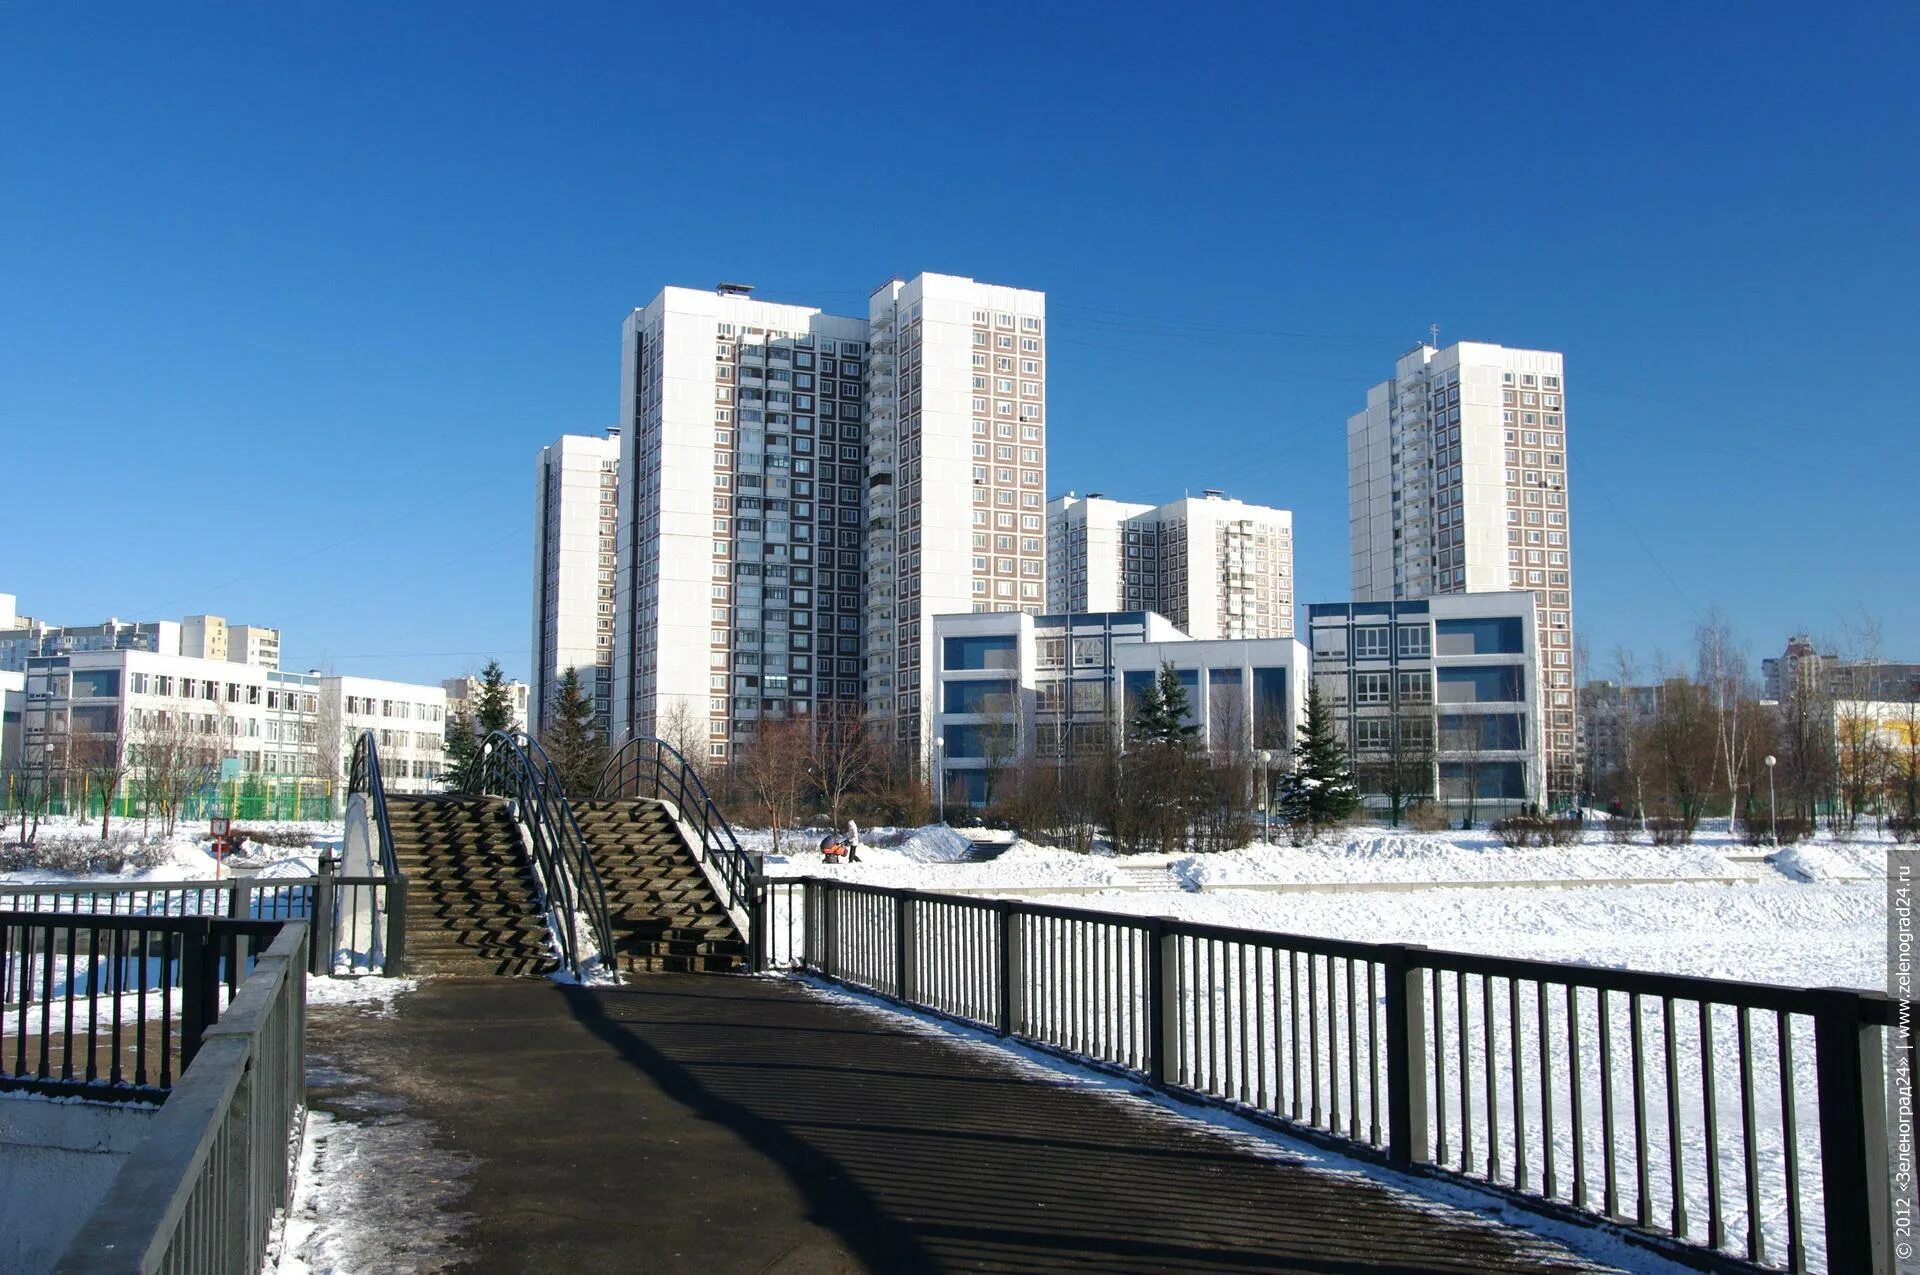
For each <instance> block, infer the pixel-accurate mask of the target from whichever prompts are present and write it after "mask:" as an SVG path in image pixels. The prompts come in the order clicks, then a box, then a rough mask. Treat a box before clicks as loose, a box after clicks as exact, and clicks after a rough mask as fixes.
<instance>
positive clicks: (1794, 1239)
mask: <svg viewBox="0 0 1920 1275" xmlns="http://www.w3.org/2000/svg"><path fill="white" fill-rule="evenodd" d="M754 911H755V914H756V917H755V920H756V924H755V926H754V934H755V936H756V937H755V946H754V956H755V963H756V967H757V968H763V969H764V968H768V967H770V966H771V967H778V966H790V967H798V968H801V969H805V970H808V971H811V972H814V973H817V974H820V975H823V976H825V977H827V978H831V979H834V980H837V981H839V982H843V983H847V984H850V985H853V986H856V987H861V988H865V989H867V990H869V991H872V992H876V993H878V994H880V995H883V996H887V997H891V998H893V999H896V1000H899V1001H902V1002H904V1003H906V1004H909V1005H914V1006H917V1007H920V1008H924V1009H928V1010H932V1011H935V1012H937V1013H940V1014H943V1015H947V1016H950V1017H953V1018H957V1019H961V1020H964V1021H967V1022H971V1023H975V1024H979V1025H980V1026H982V1027H986V1028H989V1029H992V1030H994V1031H997V1032H1000V1033H1002V1034H1005V1035H1009V1036H1016V1037H1019V1038H1021V1039H1023V1040H1026V1041H1030V1042H1033V1043H1034V1044H1037V1045H1040V1046H1042V1047H1045V1048H1048V1049H1052V1050H1055V1051H1058V1052H1061V1053H1063V1054H1067V1055H1070V1056H1072V1057H1074V1058H1077V1059H1082V1060H1086V1061H1091V1062H1095V1063H1098V1064H1101V1065H1104V1066H1108V1067H1111V1068H1115V1069H1118V1070H1121V1071H1124V1072H1127V1073H1129V1074H1132V1075H1137V1076H1140V1077H1142V1078H1144V1079H1146V1080H1147V1081H1149V1082H1150V1083H1152V1084H1154V1085H1156V1086H1160V1087H1163V1088H1165V1089H1168V1090H1171V1091H1177V1092H1180V1093H1182V1094H1185V1095H1192V1096H1200V1097H1203V1098H1207V1099H1211V1100H1214V1101H1218V1102H1221V1103H1225V1104H1230V1105H1233V1106H1235V1107H1238V1108H1241V1109H1244V1110H1245V1111H1247V1112H1248V1113H1249V1114H1253V1115H1255V1116H1257V1117H1261V1118H1265V1119H1269V1120H1272V1121H1275V1122H1277V1123H1279V1124H1281V1125H1282V1126H1283V1127H1285V1128H1287V1129H1289V1130H1291V1131H1294V1132H1301V1133H1305V1134H1306V1135H1307V1136H1309V1137H1314V1138H1317V1139H1319V1140H1322V1141H1325V1142H1327V1143H1329V1144H1330V1145H1339V1146H1342V1147H1344V1148H1346V1149H1349V1150H1357V1151H1359V1152H1360V1153H1361V1154H1363V1155H1365V1154H1373V1155H1377V1156H1378V1157H1379V1158H1380V1159H1381V1160H1383V1161H1385V1162H1387V1163H1389V1164H1391V1165H1394V1166H1396V1167H1399V1168H1402V1169H1405V1170H1408V1171H1411V1172H1416V1173H1426V1174H1433V1175H1437V1176H1445V1177H1449V1178H1456V1179H1467V1180H1471V1181H1473V1182H1474V1183H1475V1184H1477V1185H1479V1186H1481V1187H1484V1188H1489V1189H1492V1190H1494V1191H1497V1192H1498V1193H1500V1194H1502V1195H1503V1196H1506V1197H1508V1198H1511V1199H1514V1200H1516V1201H1519V1202H1521V1203H1524V1204H1527V1205H1528V1206H1529V1207H1532V1208H1535V1209H1540V1210H1544V1211H1547V1212H1555V1213H1560V1214H1562V1215H1564V1216H1569V1217H1580V1218H1585V1219H1591V1218H1592V1217H1594V1216H1595V1215H1598V1216H1601V1217H1604V1218H1606V1219H1609V1220H1611V1221H1613V1222H1615V1223H1618V1224H1620V1225H1621V1226H1622V1227H1623V1228H1625V1229H1626V1230H1627V1231H1629V1232H1631V1233H1636V1234H1638V1235H1640V1236H1642V1237H1647V1238H1650V1239H1653V1240H1654V1241H1655V1242H1656V1243H1663V1244H1667V1245H1669V1246H1671V1247H1672V1248H1673V1250H1674V1251H1676V1252H1683V1253H1686V1254H1688V1255H1690V1256H1692V1257H1696V1258H1705V1257H1707V1256H1708V1254H1709V1253H1710V1254H1712V1255H1714V1258H1715V1260H1717V1261H1720V1262H1721V1263H1722V1264H1728V1263H1732V1264H1738V1265H1743V1266H1747V1267H1752V1268H1769V1267H1772V1268H1785V1269H1787V1270H1792V1271H1803V1270H1809V1269H1817V1268H1819V1267H1820V1266H1821V1265H1824V1267H1825V1269H1827V1270H1830V1271H1835V1272H1839V1271H1847V1272H1852V1271H1878V1270H1884V1269H1888V1268H1889V1267H1888V1263H1889V1262H1890V1261H1891V1258H1890V1256H1889V1250H1888V1244H1889V1230H1888V1227H1889V1214H1890V1206H1891V1197H1890V1189H1889V1179H1888V1172H1887V1163H1886V1153H1887V1142H1886V1110H1887V1108H1886V1101H1887V1086H1886V1078H1887V1076H1886V1071H1885V1060H1884V1057H1883V1050H1884V1043H1883V1041H1884V1038H1885V1033H1886V1031H1887V1029H1888V1028H1898V1027H1899V1025H1900V1024H1901V1023H1902V1022H1904V1021H1905V1018H1906V1016H1907V1014H1908V1013H1909V1012H1910V1010H1911V1006H1908V1005H1903V1004H1900V1003H1898V1002H1895V1001H1893V1000H1891V999H1890V998H1888V997H1886V996H1884V995H1880V994H1878V993H1874V992H1862V991H1855V990H1848V989H1805V988H1793V987H1777V986H1769V985H1764V984H1756V983H1741V982H1734V981H1730V980H1724V979H1708V978H1693V977H1686V976H1680V975H1670V974H1650V973H1643V972H1638V971H1633V970H1619V969H1606V968H1601V967H1597V966H1588V965H1573V964H1563V963H1557V962H1548V961H1531V960H1514V959H1508V958H1504V957H1492V956H1483V955H1478V954H1475V953H1467V952H1443V951H1436V950H1431V949H1427V948H1423V947H1415V946H1409V945H1404V944H1390V943H1360V942H1350V941H1345V940H1339V939H1328V938H1317V937H1311V936H1306V935H1295V934H1274V933H1267V932H1263V931H1255V930H1243V929H1234V928H1228V927H1224V926H1215V925H1204V924H1198V923H1194V922H1189V921H1181V920H1175V919H1171V918H1161V917H1143V916H1131V915H1122V914H1112V913H1100V912H1088V911H1081V910H1078V909H1071V908H1061V907H1051V906H1045V905H1040V904H1033V903H1025V902H1020V901H1015V900H1008V899H980V898H967V897H960V896H954V895H940V894H928V893H920V892H916V891H912V890H904V889H887V888H882V887H876V886H867V885H859V884H854V883H849V882H842V881H833V880H824V879H818V878H804V879H798V880H794V879H783V880H775V881H771V882H766V883H763V884H762V886H761V887H760V888H759V890H758V893H757V896H756V899H755V903H754ZM1895 1039H1896V1040H1897V1041H1901V1042H1903V1043H1902V1045H1901V1048H1902V1049H1903V1050H1904V1051H1909V1052H1906V1053H1903V1055H1902V1057H1903V1059H1904V1060H1905V1062H1906V1063H1907V1064H1909V1065H1910V1064H1911V1062H1912V1059H1911V1054H1910V1050H1911V1044H1910V1037H1909V1036H1907V1035H1906V1034H1905V1033H1901V1032H1896V1035H1895ZM1676 1242H1677V1243H1676Z"/></svg>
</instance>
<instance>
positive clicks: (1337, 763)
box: [1278, 686, 1360, 832]
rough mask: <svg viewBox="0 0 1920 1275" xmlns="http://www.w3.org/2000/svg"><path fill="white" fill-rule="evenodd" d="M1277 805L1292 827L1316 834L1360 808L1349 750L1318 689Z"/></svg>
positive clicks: (1309, 694)
mask: <svg viewBox="0 0 1920 1275" xmlns="http://www.w3.org/2000/svg"><path fill="white" fill-rule="evenodd" d="M1278 804H1279V812H1280V815H1281V817H1282V818H1284V819H1285V820H1286V821H1287V823H1288V824H1289V825H1291V826H1292V827H1294V828H1296V829H1306V830H1311V831H1313V832H1319V831H1320V830H1321V829H1322V828H1330V827H1332V826H1333V825H1335V824H1337V823H1339V822H1341V821H1342V820H1344V819H1346V818H1347V817H1348V816H1350V815H1351V814H1353V812H1354V811H1355V810H1357V809H1359V807H1360V790H1359V789H1358V788H1357V787H1355V785H1354V782H1353V770H1352V768H1351V767H1349V766H1348V764H1347V752H1346V749H1345V748H1343V747H1341V745H1340V738H1339V736H1338V735H1336V734H1335V733H1334V729H1333V714H1332V713H1329V712H1328V711H1327V707H1326V704H1325V702H1323V701H1322V700H1321V698H1320V688H1319V687H1317V686H1316V687H1312V688H1310V689H1309V690H1308V692H1307V726H1306V729H1305V730H1304V731H1302V732H1301V733H1300V739H1299V742H1297V743H1296V744H1294V746H1293V769H1292V770H1291V771H1289V772H1288V773H1287V774H1286V775H1285V776H1284V777H1282V779H1281V781H1280V800H1279V803H1278Z"/></svg>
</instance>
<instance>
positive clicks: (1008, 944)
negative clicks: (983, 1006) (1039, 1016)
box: [993, 899, 1027, 1036]
mask: <svg viewBox="0 0 1920 1275" xmlns="http://www.w3.org/2000/svg"><path fill="white" fill-rule="evenodd" d="M993 910H994V912H995V914H996V915H997V916H998V917H999V925H1000V1003H999V1012H998V1015H997V1017H998V1018H999V1023H998V1026H999V1029H1000V1034H1001V1035H1002V1036H1011V1035H1013V1032H1014V1028H1015V1027H1016V1026H1017V1025H1018V1024H1019V1023H1020V1021H1021V1018H1022V1017H1023V1015H1024V1014H1025V1012H1026V998H1025V997H1024V996H1022V995H1021V988H1022V986H1023V985H1024V984H1025V982H1026V963H1027V954H1026V945H1025V944H1024V943H1023V942H1022V939H1023V938H1024V935H1023V933H1022V929H1021V925H1020V908H1019V905H1018V904H1016V903H1015V902H1014V901H1013V900H1012V899H1001V900H1000V901H999V902H997V903H996V904H995V905H994V909H993Z"/></svg>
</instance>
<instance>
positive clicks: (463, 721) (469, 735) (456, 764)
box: [441, 711, 480, 788]
mask: <svg viewBox="0 0 1920 1275" xmlns="http://www.w3.org/2000/svg"><path fill="white" fill-rule="evenodd" d="M479 755H480V741H479V740H478V739H476V738H474V734H473V719H472V718H470V717H468V716H467V715H466V713H465V711H461V712H457V713H453V714H450V715H449V716H448V717H447V757H446V769H445V770H444V771H442V772H441V773H442V775H443V777H444V778H445V779H446V782H447V786H448V787H449V788H464V787H466V786H467V777H468V775H469V774H470V773H471V772H472V770H473V763H474V759H475V758H476V757H478V756H479Z"/></svg>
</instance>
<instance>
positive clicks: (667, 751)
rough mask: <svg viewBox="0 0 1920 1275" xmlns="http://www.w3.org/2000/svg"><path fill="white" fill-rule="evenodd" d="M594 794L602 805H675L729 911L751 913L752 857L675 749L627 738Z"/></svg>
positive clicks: (648, 739)
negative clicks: (639, 800)
mask: <svg viewBox="0 0 1920 1275" xmlns="http://www.w3.org/2000/svg"><path fill="white" fill-rule="evenodd" d="M593 795H594V797H595V798H596V799H598V800H601V801H617V800H622V799H627V798H633V797H646V798H651V799H653V800H656V801H664V802H667V803H669V804H670V805H672V806H673V808H674V812H675V815H676V817H677V818H678V819H679V821H680V824H681V825H682V826H683V827H685V828H686V829H688V830H689V831H690V832H691V833H692V834H693V835H694V836H695V837H696V838H697V839H698V840H699V845H697V846H696V847H694V849H695V850H696V851H697V852H698V854H699V856H700V861H701V862H702V863H703V864H705V865H706V866H707V868H708V869H709V870H710V871H711V872H712V873H713V875H714V876H715V877H717V878H718V880H719V884H720V886H721V887H722V888H723V889H724V891H725V892H726V901H727V907H728V908H730V909H732V910H733V911H734V912H735V913H736V915H739V916H745V915H746V914H747V901H748V899H749V898H750V897H751V891H750V890H749V888H748V887H749V884H750V883H751V881H752V880H753V874H754V868H755V861H754V859H753V856H751V855H749V854H748V853H747V852H746V851H745V850H742V849H741V848H740V839H739V838H738V837H736V836H734V835H733V827H732V825H731V824H729V823H728V822H727V818H726V816H725V815H723V814H721V813H720V807H719V806H718V805H716V804H714V800H713V798H712V797H710V796H708V795H707V786H706V784H704V783H702V782H701V780H700V774H699V772H698V771H696V770H695V769H694V768H693V767H692V766H690V765H688V764H687V759H686V758H685V757H683V756H681V754H680V752H679V750H678V749H676V748H674V746H673V745H671V744H669V743H667V742H666V741H665V740H664V739H655V738H653V737H652V736H644V735H643V736H637V737H635V738H632V739H629V740H628V741H627V742H626V743H624V744H622V745H620V748H619V750H618V751H616V752H615V753H614V754H613V756H611V757H609V758H608V759H607V764H606V766H604V767H603V768H602V769H601V771H600V782H599V783H598V784H597V785H595V787H594V791H593Z"/></svg>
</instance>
